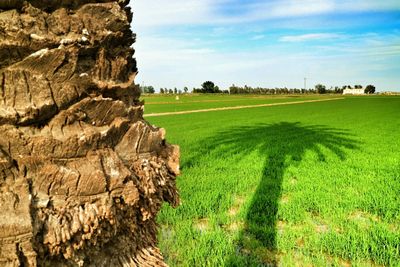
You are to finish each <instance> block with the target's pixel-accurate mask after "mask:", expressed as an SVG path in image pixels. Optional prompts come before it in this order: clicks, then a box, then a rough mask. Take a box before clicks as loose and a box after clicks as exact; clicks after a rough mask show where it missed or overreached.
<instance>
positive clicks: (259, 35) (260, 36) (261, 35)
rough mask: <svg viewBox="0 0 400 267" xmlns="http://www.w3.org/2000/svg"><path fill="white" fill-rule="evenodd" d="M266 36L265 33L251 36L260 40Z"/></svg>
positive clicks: (254, 39) (252, 38)
mask: <svg viewBox="0 0 400 267" xmlns="http://www.w3.org/2000/svg"><path fill="white" fill-rule="evenodd" d="M264 38H265V35H264V34H258V35H254V36H253V37H251V40H253V41H258V40H262V39H264Z"/></svg>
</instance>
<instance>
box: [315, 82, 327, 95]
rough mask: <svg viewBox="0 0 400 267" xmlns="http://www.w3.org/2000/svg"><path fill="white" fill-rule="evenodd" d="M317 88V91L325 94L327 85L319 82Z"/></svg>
mask: <svg viewBox="0 0 400 267" xmlns="http://www.w3.org/2000/svg"><path fill="white" fill-rule="evenodd" d="M315 90H316V91H317V93H318V94H325V93H326V86H325V85H323V84H317V85H316V86H315Z"/></svg>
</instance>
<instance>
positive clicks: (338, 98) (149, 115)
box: [143, 97, 345, 117]
mask: <svg viewBox="0 0 400 267" xmlns="http://www.w3.org/2000/svg"><path fill="white" fill-rule="evenodd" d="M343 99H345V98H344V97H337V98H327V99H314V100H303V101H293V102H280V103H269V104H258V105H247V106H234V107H222V108H209V109H197V110H186V111H175V112H163V113H151V114H144V115H143V117H160V116H169V115H182V114H190V113H203V112H212V111H223V110H235V109H245V108H260V107H273V106H285V105H296V104H304V103H315V102H326V101H334V100H343Z"/></svg>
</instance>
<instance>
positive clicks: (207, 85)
mask: <svg viewBox="0 0 400 267" xmlns="http://www.w3.org/2000/svg"><path fill="white" fill-rule="evenodd" d="M345 89H363V86H362V85H359V84H356V85H354V86H353V87H352V86H351V85H344V86H335V87H330V88H329V89H328V88H326V86H325V85H323V84H317V85H316V86H315V88H310V89H304V88H303V89H298V88H287V87H284V88H277V87H276V88H263V87H251V86H247V85H245V86H244V87H240V86H236V85H232V86H230V87H229V90H221V89H219V87H218V86H217V85H215V84H214V83H213V82H212V81H206V82H204V83H203V84H202V85H201V88H193V90H192V92H193V93H202V94H229V93H230V94H258V95H292V94H343V91H344V90H345ZM140 90H141V92H142V93H145V94H154V93H155V90H154V87H153V86H141V87H140ZM188 91H189V89H188V87H186V86H185V87H184V88H183V91H182V90H178V89H177V88H176V87H175V88H174V89H169V88H160V94H182V93H183V92H184V93H185V94H186V93H188ZM364 92H365V93H366V94H374V93H375V86H373V85H368V86H366V87H365V89H364Z"/></svg>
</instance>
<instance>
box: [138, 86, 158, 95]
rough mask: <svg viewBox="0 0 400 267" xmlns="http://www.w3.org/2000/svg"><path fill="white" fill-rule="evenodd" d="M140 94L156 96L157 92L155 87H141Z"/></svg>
mask: <svg viewBox="0 0 400 267" xmlns="http://www.w3.org/2000/svg"><path fill="white" fill-rule="evenodd" d="M140 92H142V93H145V94H154V93H155V92H156V90H154V87H153V86H141V87H140Z"/></svg>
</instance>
